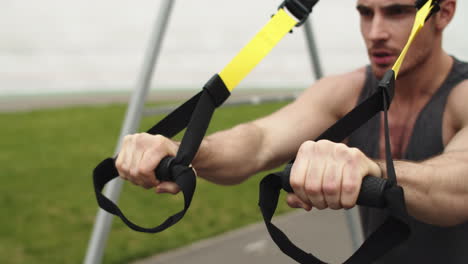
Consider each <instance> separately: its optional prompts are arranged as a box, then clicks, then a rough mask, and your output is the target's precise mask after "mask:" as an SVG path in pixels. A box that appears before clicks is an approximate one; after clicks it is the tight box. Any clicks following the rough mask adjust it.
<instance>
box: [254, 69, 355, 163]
mask: <svg viewBox="0 0 468 264" xmlns="http://www.w3.org/2000/svg"><path fill="white" fill-rule="evenodd" d="M343 78H344V77H343V76H337V77H329V78H326V79H322V80H320V81H319V82H317V83H316V84H314V85H313V86H311V87H310V88H309V89H307V90H306V91H305V92H304V93H303V94H302V95H301V96H300V97H299V98H297V99H296V100H295V101H294V102H292V103H290V104H289V105H287V106H285V107H283V108H282V109H280V110H278V111H276V112H274V113H272V114H271V115H269V116H267V117H265V118H262V119H259V120H257V121H256V124H257V125H258V126H260V127H262V129H263V130H264V131H268V132H266V133H265V135H266V136H265V144H266V146H268V149H269V151H271V153H270V155H273V156H276V155H279V156H280V157H281V158H283V159H288V158H290V157H291V156H294V155H295V154H296V152H297V150H298V148H299V146H300V145H301V144H302V143H303V142H305V141H307V140H313V139H315V138H316V137H318V136H319V135H320V134H322V132H324V131H325V130H326V129H327V128H328V127H330V126H331V125H332V124H333V123H334V122H336V120H337V119H338V118H339V115H340V113H341V112H343V111H344V110H343V109H342V108H345V107H347V108H350V107H352V106H353V105H354V104H355V103H354V102H351V103H349V105H346V104H345V103H343V101H344V98H349V97H350V94H352V91H353V87H349V86H348V87H347V86H344V85H343V84H342V83H345V85H346V84H349V83H351V84H352V82H344V81H343Z"/></svg>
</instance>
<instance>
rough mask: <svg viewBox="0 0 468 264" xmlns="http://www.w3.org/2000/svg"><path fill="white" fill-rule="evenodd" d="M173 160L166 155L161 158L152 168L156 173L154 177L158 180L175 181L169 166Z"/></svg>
mask: <svg viewBox="0 0 468 264" xmlns="http://www.w3.org/2000/svg"><path fill="white" fill-rule="evenodd" d="M173 160H174V157H170V156H166V157H164V158H163V159H162V160H161V162H159V165H158V167H156V169H155V170H154V173H155V174H156V179H158V180H160V181H170V182H174V181H175V178H174V175H172V168H171V167H172V166H171V165H172V161H173Z"/></svg>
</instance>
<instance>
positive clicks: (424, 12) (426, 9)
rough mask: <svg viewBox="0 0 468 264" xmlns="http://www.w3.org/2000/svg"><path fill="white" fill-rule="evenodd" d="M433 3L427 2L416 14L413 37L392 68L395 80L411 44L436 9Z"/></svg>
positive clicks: (409, 39)
mask: <svg viewBox="0 0 468 264" xmlns="http://www.w3.org/2000/svg"><path fill="white" fill-rule="evenodd" d="M433 2H434V1H433V0H430V1H427V2H426V4H425V5H424V6H423V7H421V8H420V9H419V10H418V12H417V13H416V18H415V20H414V25H413V29H412V30H411V35H410V37H409V38H408V42H406V45H405V47H404V48H403V51H402V52H401V53H400V56H399V57H398V59H397V61H396V62H395V64H394V65H393V68H392V70H393V71H394V72H395V79H396V78H397V76H398V72H399V71H400V67H401V65H402V64H403V61H404V59H405V56H406V53H407V52H408V50H409V48H410V46H411V43H413V40H414V39H415V37H416V36H417V35H418V33H419V31H420V30H421V29H422V28H423V27H424V23H425V22H426V19H427V17H428V16H429V14H430V13H431V11H432V8H434V5H433Z"/></svg>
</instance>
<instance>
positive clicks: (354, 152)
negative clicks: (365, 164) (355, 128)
mask: <svg viewBox="0 0 468 264" xmlns="http://www.w3.org/2000/svg"><path fill="white" fill-rule="evenodd" d="M349 157H350V158H351V159H353V160H358V159H360V158H362V152H361V151H360V150H359V149H357V148H350V149H349Z"/></svg>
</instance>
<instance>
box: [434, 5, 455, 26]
mask: <svg viewBox="0 0 468 264" xmlns="http://www.w3.org/2000/svg"><path fill="white" fill-rule="evenodd" d="M456 9H457V1H456V0H444V1H442V3H441V4H440V11H439V12H437V14H435V26H436V29H437V30H440V31H442V30H444V29H445V28H446V27H447V25H448V24H449V23H450V21H452V18H453V16H454V15H455V10H456Z"/></svg>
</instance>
